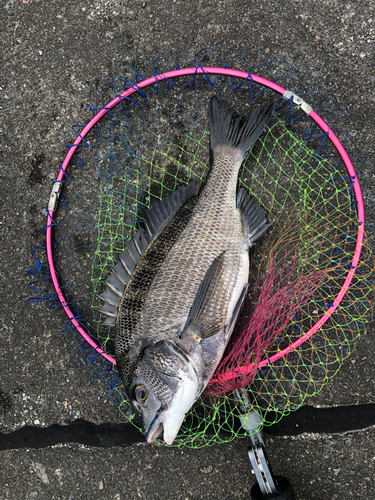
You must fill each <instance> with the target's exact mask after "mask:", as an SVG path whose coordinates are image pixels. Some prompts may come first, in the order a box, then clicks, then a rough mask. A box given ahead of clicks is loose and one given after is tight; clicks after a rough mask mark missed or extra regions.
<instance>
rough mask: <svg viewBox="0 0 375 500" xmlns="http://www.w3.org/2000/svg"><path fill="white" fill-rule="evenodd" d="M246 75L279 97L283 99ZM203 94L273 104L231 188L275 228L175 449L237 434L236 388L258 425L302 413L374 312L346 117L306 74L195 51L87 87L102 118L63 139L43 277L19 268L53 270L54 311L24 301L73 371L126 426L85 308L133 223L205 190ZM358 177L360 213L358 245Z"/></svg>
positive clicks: (358, 157) (108, 363)
mask: <svg viewBox="0 0 375 500" xmlns="http://www.w3.org/2000/svg"><path fill="white" fill-rule="evenodd" d="M210 67H219V68H230V69H231V70H232V69H235V70H238V71H242V72H245V77H241V78H240V77H238V76H233V75H232V74H230V73H229V74H223V75H217V74H211V73H210V72H209V71H208V70H205V69H203V68H210ZM175 68H193V69H192V70H191V72H190V74H189V75H187V76H170V77H169V78H164V77H162V78H160V76H159V75H160V74H164V73H166V72H168V71H171V70H174V69H175ZM251 74H253V75H258V76H260V77H262V78H265V79H267V80H268V81H269V83H273V84H279V85H281V86H282V87H283V88H285V89H288V90H290V91H291V93H292V94H291V95H289V94H287V95H284V97H282V95H280V94H279V93H278V92H275V90H272V89H270V88H268V86H267V85H268V84H267V83H265V81H264V82H263V81H262V80H261V79H260V81H258V80H259V79H258V80H257V79H256V78H255V77H254V78H253V77H251V76H250V75H251ZM147 78H153V81H152V84H151V85H149V86H146V87H144V88H141V86H142V84H141V82H142V81H144V80H145V79H147ZM130 88H136V92H135V93H133V94H131V95H130V96H128V97H121V98H120V99H118V101H119V104H117V105H116V106H114V107H113V108H112V109H111V110H110V111H109V112H107V108H109V106H108V105H107V103H108V102H110V101H112V100H113V99H116V97H118V96H119V95H121V94H123V92H124V91H126V90H127V89H130ZM214 94H216V95H219V96H220V97H222V98H223V99H225V100H226V101H227V102H228V103H229V104H230V105H232V106H234V107H235V109H236V111H237V112H246V113H247V112H249V111H250V110H251V109H252V108H253V107H254V106H257V105H259V104H261V103H262V102H275V103H276V112H275V114H274V116H273V117H272V119H271V121H270V123H269V125H268V127H267V128H266V130H265V132H264V133H263V135H262V136H261V138H260V140H259V141H258V142H257V143H256V145H255V146H254V148H253V149H252V151H251V152H250V153H249V155H248V157H247V158H246V160H245V162H244V164H243V167H242V169H241V171H240V175H239V183H238V188H240V187H245V188H246V189H248V191H249V192H250V195H251V197H252V198H253V199H254V200H256V201H257V203H259V204H260V205H261V206H262V207H264V209H265V210H266V211H267V214H268V220H271V219H276V221H277V222H276V224H275V225H274V227H273V229H272V231H270V233H269V234H267V235H266V236H265V237H264V238H263V239H262V240H261V241H260V242H259V243H258V244H257V245H256V246H255V248H254V249H252V250H251V253H250V261H251V267H250V287H249V296H248V298H247V300H246V302H245V306H244V310H243V314H242V316H241V319H240V320H239V321H238V323H237V326H236V329H235V332H234V334H233V336H232V339H231V342H230V344H229V345H228V348H227V351H226V353H225V355H224V358H223V360H222V362H221V364H220V365H219V367H218V369H217V371H216V373H215V375H214V376H213V378H212V380H211V382H210V384H209V385H208V387H207V389H206V391H205V393H204V394H203V396H202V397H201V398H200V400H199V401H198V402H197V403H196V404H195V405H194V407H193V408H192V409H191V411H190V412H189V414H188V415H187V417H186V419H185V421H184V423H183V426H182V428H181V431H180V434H179V436H178V438H177V440H176V444H177V445H178V446H180V447H182V446H189V447H201V446H204V445H211V444H214V443H218V442H223V441H230V440H232V439H234V438H235V437H236V436H243V435H245V432H244V431H243V430H242V429H241V428H240V426H239V424H238V418H237V416H238V413H239V410H238V399H237V397H236V396H235V392H234V391H235V389H237V388H246V390H247V391H248V397H249V398H250V400H251V401H252V405H253V409H254V410H256V411H258V412H259V413H260V414H261V415H262V418H263V422H264V425H270V424H272V423H275V422H277V421H278V420H279V419H280V418H282V416H284V415H286V414H288V413H289V412H290V411H292V410H293V409H296V408H298V407H300V406H301V405H302V404H303V403H304V401H305V399H306V398H307V397H308V396H312V395H314V394H316V393H317V392H319V391H320V390H321V389H322V387H323V386H324V385H325V384H326V383H327V382H328V380H329V379H330V378H331V377H333V376H334V375H335V374H336V373H337V371H338V370H339V368H340V367H341V365H342V363H343V360H344V359H345V358H346V357H347V356H349V354H350V353H351V352H352V350H353V348H354V346H355V344H356V343H357V342H358V341H359V339H360V336H361V334H362V333H364V332H365V330H366V324H367V322H368V321H369V320H370V319H371V311H372V304H373V299H374V297H373V291H374V277H373V268H374V259H373V256H372V253H371V251H370V247H369V244H370V243H371V242H372V241H373V239H374V226H373V222H374V213H373V210H374V206H373V202H371V199H370V195H371V182H372V181H371V175H372V172H371V169H370V167H369V166H368V164H367V163H366V157H365V154H364V145H363V143H362V141H361V140H360V139H359V138H358V137H357V136H356V133H355V131H353V130H352V124H351V120H350V117H349V116H348V115H347V114H346V113H345V112H343V111H342V110H341V108H340V107H339V105H338V103H337V101H336V100H335V99H334V97H333V96H332V95H330V94H329V93H327V92H326V91H324V90H323V89H321V88H320V87H319V86H318V84H317V83H316V81H315V80H314V79H313V78H312V77H310V76H309V75H307V74H305V73H301V72H298V71H296V70H295V69H294V68H293V67H291V66H289V65H288V64H286V63H285V62H282V61H276V60H269V59H267V58H266V57H265V56H263V55H262V54H260V53H257V52H248V53H245V54H240V53H238V52H236V51H233V50H230V49H215V50H195V51H194V50H192V51H186V52H183V53H176V54H173V55H171V54H169V55H168V54H161V55H160V56H158V57H157V58H156V59H146V58H142V59H140V60H138V61H137V62H136V63H135V64H134V65H132V66H131V65H124V66H120V67H119V69H118V72H117V74H116V75H115V76H114V77H113V78H110V79H108V80H107V81H106V82H105V83H104V84H102V85H100V86H99V87H98V89H97V103H96V106H93V107H90V109H91V110H92V112H93V114H94V115H96V114H97V113H98V112H99V113H102V114H103V117H101V119H100V120H98V121H97V123H96V124H95V125H94V127H93V128H92V129H91V130H90V131H89V132H88V133H87V135H86V131H85V129H84V128H83V126H82V125H74V126H73V130H74V131H75V133H76V134H77V137H78V140H79V142H80V144H81V145H80V146H79V147H78V148H77V149H76V148H73V147H72V145H69V146H68V147H69V152H72V153H74V154H73V155H72V160H71V162H70V165H69V168H67V166H66V162H64V163H63V164H62V166H61V170H60V175H59V178H58V180H57V181H56V182H55V183H54V188H53V191H54V192H55V195H52V197H51V200H50V204H49V210H50V212H49V219H48V225H47V249H48V248H50V255H51V256H50V262H49V267H47V266H45V265H44V264H42V263H41V262H40V261H39V258H38V255H39V254H38V253H36V254H35V256H36V260H37V266H36V267H35V268H34V269H32V270H31V271H30V274H38V273H46V277H47V278H48V277H49V274H48V273H49V272H50V273H51V277H52V280H53V282H54V283H55V286H56V283H57V282H58V284H59V287H60V289H59V292H61V293H62V295H63V297H64V298H63V299H62V301H63V302H62V304H63V306H62V305H61V303H60V301H59V300H58V298H57V297H56V296H55V295H53V294H51V293H49V291H46V289H42V286H41V281H45V280H43V279H42V280H37V281H35V282H33V283H32V284H31V285H32V287H33V288H34V289H38V291H41V292H42V293H43V294H44V297H41V298H37V299H30V300H34V301H35V300H38V301H39V300H48V301H50V302H51V308H57V307H64V309H65V310H66V311H67V312H68V310H69V311H70V314H69V316H70V318H69V320H68V321H67V323H66V325H65V327H64V330H63V333H64V336H65V340H66V343H67V345H68V348H69V349H70V350H71V351H72V353H73V354H74V355H75V356H76V359H77V366H78V368H79V369H80V370H82V371H84V372H85V373H86V374H87V376H88V377H89V379H90V382H91V383H93V384H94V385H95V387H96V388H97V390H98V392H99V393H100V394H101V395H102V396H103V397H106V398H110V399H111V400H112V401H113V402H114V404H115V405H116V406H117V407H118V408H119V409H120V411H121V412H122V413H123V414H124V416H125V417H126V418H129V419H130V420H132V419H133V415H132V411H131V407H130V405H129V403H128V401H127V399H126V394H125V391H124V389H123V387H122V383H121V380H120V379H119V375H118V372H117V369H116V367H115V365H114V359H113V356H114V336H113V335H114V331H113V329H112V330H111V329H108V328H104V327H102V326H101V325H100V323H101V321H103V319H104V318H103V317H101V316H100V314H99V313H97V312H96V311H95V309H94V307H95V306H99V305H100V299H98V297H97V294H99V293H100V292H102V291H103V290H104V288H105V283H104V280H105V278H106V277H107V276H108V275H109V274H110V272H111V270H110V268H111V266H113V265H115V263H116V262H117V258H118V254H119V253H121V252H122V251H123V250H124V245H125V241H126V240H128V239H129V238H130V237H131V235H132V233H133V232H134V231H135V229H136V226H137V222H138V221H141V220H143V218H144V216H145V212H146V210H147V209H148V208H149V207H150V206H151V205H152V204H153V203H154V202H156V201H158V200H160V199H162V198H164V197H165V196H167V195H168V194H169V193H171V192H172V191H174V190H175V189H177V188H178V187H179V186H180V185H182V184H186V183H188V182H189V181H190V180H192V179H194V178H198V179H199V180H200V181H201V182H204V180H205V178H206V175H207V172H208V169H209V130H208V111H207V110H208V103H209V100H210V98H211V97H212V95H214ZM299 98H302V99H303V102H302V107H301V102H300V99H299ZM304 102H306V103H308V104H309V105H311V106H312V108H313V110H314V112H316V114H317V116H318V118H319V117H321V118H322V119H324V120H325V122H326V123H327V124H328V126H329V130H328V129H327V130H326V131H323V130H322V129H321V128H320V127H319V126H318V125H317V123H316V122H315V121H314V120H312V119H311V116H313V113H314V112H313V113H311V114H310V116H308V114H307V113H308V112H309V108H306V106H305V104H304ZM82 130H84V131H85V132H84V133H83V132H82ZM330 131H333V132H334V134H335V136H337V137H338V139H339V140H340V141H341V143H342V145H343V146H344V148H345V150H346V153H348V154H349V155H350V158H351V160H352V162H353V164H354V167H355V172H354V171H352V172H350V171H348V169H347V167H346V166H345V164H344V162H343V160H342V157H341V156H340V155H339V153H338V151H337V150H336V148H335V146H334V145H333V143H332V141H331V140H330V139H331V137H329V136H330V134H331V132H330ZM83 134H85V135H84V136H83ZM353 172H354V173H353ZM357 176H358V177H357ZM358 179H359V182H360V183H361V187H362V193H363V194H364V197H365V203H367V217H368V222H367V226H366V228H367V231H366V233H367V236H366V235H364V234H363V227H364V217H363V204H362V197H361V190H360V189H359V183H358ZM60 189H61V194H60V195H59V191H60ZM58 198H59V201H58V204H57V205H56V202H55V200H56V199H58ZM371 203H372V204H371ZM55 205H56V206H55ZM368 240H369V241H368ZM52 248H53V251H52ZM348 276H349V277H350V279H348ZM60 296H61V294H60ZM77 326H78V330H81V333H82V332H84V335H85V338H84V337H82V334H81V333H80V332H79V331H78V330H77Z"/></svg>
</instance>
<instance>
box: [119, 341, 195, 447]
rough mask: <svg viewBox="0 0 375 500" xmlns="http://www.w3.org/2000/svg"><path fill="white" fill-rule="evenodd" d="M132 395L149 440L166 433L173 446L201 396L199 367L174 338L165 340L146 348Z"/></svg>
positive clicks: (132, 400) (134, 406)
mask: <svg viewBox="0 0 375 500" xmlns="http://www.w3.org/2000/svg"><path fill="white" fill-rule="evenodd" d="M129 396H130V402H131V404H132V407H133V409H134V411H135V413H136V416H137V419H138V421H139V422H140V425H141V427H142V430H143V432H144V434H145V436H146V440H147V442H148V443H151V442H152V441H154V440H155V439H156V438H157V437H159V436H161V434H163V439H164V441H165V442H166V443H167V444H170V445H171V444H172V443H173V441H174V439H175V438H176V436H177V434H178V431H179V429H180V427H181V424H182V422H183V420H184V418H185V415H186V413H187V412H188V411H189V409H190V408H191V406H192V405H193V404H194V402H195V401H196V399H197V398H198V396H199V380H198V373H197V369H196V368H195V366H194V363H193V361H192V360H191V358H190V356H189V355H188V353H186V352H185V351H184V350H182V349H181V348H180V347H179V346H177V344H176V343H175V342H174V341H172V340H162V341H160V342H157V343H156V344H153V345H151V346H148V347H146V348H145V349H144V352H143V356H142V358H141V360H140V361H139V363H138V365H137V368H136V369H135V372H134V378H133V381H132V384H131V386H130V390H129Z"/></svg>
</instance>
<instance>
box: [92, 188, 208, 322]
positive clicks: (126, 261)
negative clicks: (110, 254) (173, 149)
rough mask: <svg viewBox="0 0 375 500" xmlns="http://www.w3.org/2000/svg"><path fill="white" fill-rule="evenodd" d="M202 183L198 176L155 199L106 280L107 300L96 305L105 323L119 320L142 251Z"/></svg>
mask: <svg viewBox="0 0 375 500" xmlns="http://www.w3.org/2000/svg"><path fill="white" fill-rule="evenodd" d="M199 184H200V182H199V180H198V179H195V180H193V181H191V182H190V183H189V184H187V185H184V186H181V187H179V188H178V189H177V190H176V191H173V193H171V194H170V195H169V196H167V197H166V198H164V200H161V201H159V202H157V203H155V204H154V205H153V206H152V207H151V208H150V209H149V210H148V211H147V214H146V221H144V222H141V223H140V224H139V230H138V231H137V232H136V233H135V234H134V235H133V237H132V239H131V240H129V241H127V242H126V250H125V251H124V252H123V253H122V254H120V255H119V259H120V260H119V262H118V263H117V264H116V266H115V267H114V268H113V269H112V273H111V274H110V275H109V277H108V278H107V279H106V280H105V281H106V283H107V288H106V289H105V291H104V292H103V293H102V294H101V295H99V297H100V298H101V299H102V300H103V301H104V304H103V306H102V307H97V308H95V309H96V310H97V311H99V312H101V313H103V314H105V315H107V316H108V317H107V318H106V320H105V321H104V323H102V324H103V325H105V326H111V325H114V324H115V322H116V317H117V313H118V308H119V305H120V302H121V299H122V296H123V294H124V291H125V288H126V286H127V284H128V282H129V280H130V277H131V275H132V274H133V272H134V270H135V268H136V266H137V264H138V262H139V261H140V260H141V258H142V255H143V254H144V253H145V251H146V250H147V248H148V247H149V245H150V244H151V242H152V241H153V240H154V239H155V238H156V237H157V236H158V234H160V233H161V232H162V231H163V229H164V228H165V227H166V226H167V225H168V224H169V222H170V221H171V220H172V219H173V217H174V216H175V215H176V213H177V211H178V210H179V209H180V208H181V207H182V205H184V203H186V201H187V200H188V199H189V198H191V197H192V196H193V195H195V194H196V193H197V191H198V188H199Z"/></svg>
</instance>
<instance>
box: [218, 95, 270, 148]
mask: <svg viewBox="0 0 375 500" xmlns="http://www.w3.org/2000/svg"><path fill="white" fill-rule="evenodd" d="M274 109H275V106H274V104H262V105H261V106H259V107H257V108H255V109H254V110H253V111H252V112H251V113H250V114H249V115H239V114H238V113H236V112H235V111H233V109H232V108H231V107H230V106H228V104H227V103H226V102H224V101H223V100H222V99H218V98H217V97H216V96H213V97H212V98H211V101H210V104H209V119H210V136H211V150H212V151H213V150H214V149H215V148H216V147H217V146H232V147H235V148H238V149H240V150H241V154H242V156H244V155H245V154H246V152H247V151H249V149H250V148H251V147H252V146H253V145H254V143H255V142H256V141H257V139H258V137H259V136H260V134H261V133H262V132H263V130H264V127H265V126H266V125H267V123H268V121H269V119H270V118H271V116H272V113H273V111H274Z"/></svg>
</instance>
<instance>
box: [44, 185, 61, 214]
mask: <svg viewBox="0 0 375 500" xmlns="http://www.w3.org/2000/svg"><path fill="white" fill-rule="evenodd" d="M61 189H62V182H54V184H53V186H52V191H51V194H50V197H49V200H48V205H47V210H48V211H50V210H52V212H54V211H55V210H56V206H57V202H58V201H59V198H60V193H61Z"/></svg>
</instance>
